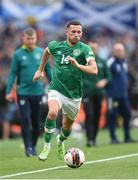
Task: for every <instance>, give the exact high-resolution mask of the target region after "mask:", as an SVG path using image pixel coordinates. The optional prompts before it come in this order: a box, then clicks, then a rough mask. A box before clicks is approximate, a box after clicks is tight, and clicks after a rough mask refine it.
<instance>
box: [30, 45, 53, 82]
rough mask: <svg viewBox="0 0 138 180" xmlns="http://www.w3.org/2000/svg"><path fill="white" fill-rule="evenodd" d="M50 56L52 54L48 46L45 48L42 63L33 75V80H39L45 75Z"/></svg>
mask: <svg viewBox="0 0 138 180" xmlns="http://www.w3.org/2000/svg"><path fill="white" fill-rule="evenodd" d="M49 56H50V52H49V49H48V47H47V48H45V50H44V53H43V55H42V61H41V64H40V66H39V68H38V70H37V71H36V73H35V75H34V77H33V81H37V80H39V79H41V78H43V77H44V67H45V65H46V62H47V60H48V59H49Z"/></svg>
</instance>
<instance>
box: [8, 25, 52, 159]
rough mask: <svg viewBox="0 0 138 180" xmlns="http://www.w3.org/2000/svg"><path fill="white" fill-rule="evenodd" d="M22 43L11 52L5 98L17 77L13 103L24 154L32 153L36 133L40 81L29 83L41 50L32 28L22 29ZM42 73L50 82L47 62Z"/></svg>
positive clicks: (49, 70) (37, 65)
mask: <svg viewBox="0 0 138 180" xmlns="http://www.w3.org/2000/svg"><path fill="white" fill-rule="evenodd" d="M22 38H23V45H22V46H21V47H20V48H19V49H17V50H16V51H15V53H14V55H13V59H12V64H11V68H10V74H9V78H8V83H7V89H6V99H7V100H8V101H10V102H11V101H13V95H12V94H11V90H12V87H13V85H14V82H15V80H16V78H17V102H18V105H19V110H20V114H21V117H20V119H21V127H22V136H23V141H24V146H25V153H26V155H27V156H29V157H30V156H34V155H36V149H35V148H36V145H37V140H38V136H39V132H40V112H41V99H42V94H43V93H44V88H43V83H42V82H40V81H37V82H35V83H33V75H34V73H35V71H36V70H37V69H38V67H39V64H40V61H41V57H42V54H43V49H42V48H40V47H38V46H36V42H37V35H36V31H35V29H33V28H26V29H25V30H24V32H23V35H22ZM45 71H46V75H47V77H48V79H49V81H51V68H50V65H49V63H47V65H46V66H45Z"/></svg>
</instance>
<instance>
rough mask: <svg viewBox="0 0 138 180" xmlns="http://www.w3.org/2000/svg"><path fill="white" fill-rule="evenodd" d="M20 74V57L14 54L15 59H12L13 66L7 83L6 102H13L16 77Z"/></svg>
mask: <svg viewBox="0 0 138 180" xmlns="http://www.w3.org/2000/svg"><path fill="white" fill-rule="evenodd" d="M17 74H18V57H17V55H16V53H14V55H13V58H12V64H11V68H10V73H9V77H8V81H7V86H6V97H5V98H6V100H7V101H13V100H14V98H13V95H12V93H11V92H12V88H13V85H14V82H15V79H16V76H17Z"/></svg>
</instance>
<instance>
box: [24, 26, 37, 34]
mask: <svg viewBox="0 0 138 180" xmlns="http://www.w3.org/2000/svg"><path fill="white" fill-rule="evenodd" d="M35 33H36V30H35V29H34V28H32V27H28V28H26V29H25V30H24V31H23V34H27V35H28V36H32V35H34V34H35Z"/></svg>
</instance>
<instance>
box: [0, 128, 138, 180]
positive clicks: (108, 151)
mask: <svg viewBox="0 0 138 180" xmlns="http://www.w3.org/2000/svg"><path fill="white" fill-rule="evenodd" d="M122 133H123V132H122V130H118V132H117V134H119V139H120V140H121V141H123V134H122ZM132 137H133V138H134V139H137V140H138V129H133V130H132ZM85 141H86V140H85V137H83V139H82V140H81V141H78V140H77V139H74V138H70V139H69V140H68V141H66V148H67V149H68V148H70V147H79V148H81V149H82V150H83V151H84V153H85V156H86V162H87V161H95V160H100V159H106V158H111V157H116V156H123V155H128V154H134V153H137V154H138V143H129V144H124V143H122V144H119V145H111V144H110V139H109V134H108V131H107V130H101V131H100V133H99V135H98V139H97V143H98V147H92V148H88V147H85ZM42 146H43V138H40V139H39V143H38V148H37V150H38V152H40V151H41V149H42ZM64 165H65V164H64V162H63V161H60V160H58V158H57V156H56V142H55V137H54V138H53V141H52V150H51V152H50V155H49V157H48V159H47V161H45V162H41V161H39V160H38V157H37V156H36V157H32V158H27V157H25V155H24V149H23V148H22V140H21V139H13V140H9V141H1V142H0V176H4V175H10V174H15V173H21V172H29V171H32V170H41V169H47V168H52V167H57V166H64ZM10 178H11V179H98V178H100V179H101V178H102V179H137V178H138V156H135V157H128V158H124V159H118V160H110V161H104V162H100V163H97V162H95V163H91V164H84V165H83V166H81V167H80V168H78V169H71V168H69V167H61V168H59V169H54V170H47V171H43V172H34V173H32V174H25V175H19V176H14V177H10Z"/></svg>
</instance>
